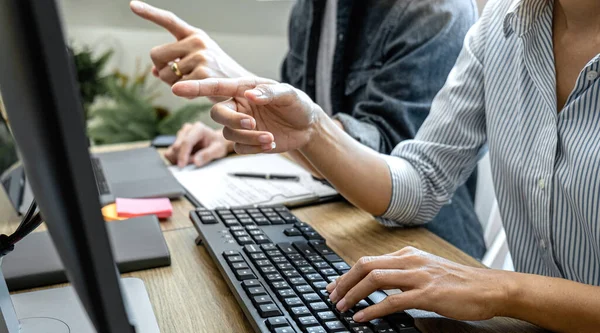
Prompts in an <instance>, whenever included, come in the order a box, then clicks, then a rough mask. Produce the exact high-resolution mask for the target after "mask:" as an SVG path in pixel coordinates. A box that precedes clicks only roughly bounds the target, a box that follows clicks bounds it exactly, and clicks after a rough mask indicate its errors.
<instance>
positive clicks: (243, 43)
mask: <svg viewBox="0 0 600 333" xmlns="http://www.w3.org/2000/svg"><path fill="white" fill-rule="evenodd" d="M147 2H148V3H152V4H154V5H156V6H160V7H163V8H166V9H169V10H172V11H173V12H175V13H176V14H178V15H179V16H180V17H182V18H184V19H185V20H187V21H188V22H189V23H190V24H193V25H196V26H198V27H200V28H202V29H204V30H205V31H207V32H208V33H209V34H210V35H211V37H212V38H213V39H215V40H216V41H217V42H218V43H219V45H221V47H222V48H223V49H224V50H225V51H226V52H228V53H229V54H230V55H231V56H232V57H233V58H234V59H236V60H237V61H238V62H239V63H240V64H242V65H243V66H245V67H246V68H248V69H249V70H250V71H252V72H253V73H256V74H257V75H260V76H264V77H269V78H274V79H278V78H279V66H280V64H281V61H282V59H283V56H284V54H285V51H286V49H287V37H286V36H287V20H288V17H289V11H290V8H291V5H292V2H289V1H281V2H280V1H277V2H257V1H255V0H178V1H160V0H154V1H147ZM128 4H129V1H127V0H104V1H96V0H94V1H92V0H62V1H61V5H62V6H61V7H62V14H63V18H64V21H65V24H66V30H67V34H68V36H69V38H70V39H71V41H72V42H73V44H74V45H88V46H91V47H92V49H93V50H94V51H95V52H97V53H101V52H102V51H104V50H107V49H109V48H112V49H114V50H115V55H114V56H113V58H112V61H111V62H110V63H109V65H108V69H109V70H113V69H116V68H118V69H119V70H121V71H122V72H124V73H126V74H131V73H134V72H135V69H136V65H137V66H138V67H140V68H145V67H146V66H148V65H150V64H151V61H150V56H149V52H150V49H151V48H152V47H154V46H157V45H160V44H164V43H170V42H173V41H174V39H173V37H172V36H171V35H170V34H169V33H167V32H166V31H164V30H163V29H162V28H159V27H156V26H154V25H153V24H151V23H148V22H146V21H144V20H142V19H140V18H138V17H137V16H135V15H134V14H133V13H131V11H130V10H129V5H128ZM153 79H154V78H153ZM156 80H157V81H158V79H156ZM158 87H159V93H160V94H161V97H160V98H159V99H157V104H159V105H163V106H166V107H168V108H174V107H178V106H180V105H182V104H184V103H186V102H187V100H184V99H180V98H178V97H175V96H173V95H172V94H171V91H170V88H169V87H168V86H167V85H165V84H159V85H158Z"/></svg>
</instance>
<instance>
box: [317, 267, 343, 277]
mask: <svg viewBox="0 0 600 333" xmlns="http://www.w3.org/2000/svg"><path fill="white" fill-rule="evenodd" d="M320 272H321V274H323V275H325V276H333V275H338V273H337V271H336V270H335V269H333V268H325V269H322V270H321V271H320ZM338 276H339V275H338Z"/></svg>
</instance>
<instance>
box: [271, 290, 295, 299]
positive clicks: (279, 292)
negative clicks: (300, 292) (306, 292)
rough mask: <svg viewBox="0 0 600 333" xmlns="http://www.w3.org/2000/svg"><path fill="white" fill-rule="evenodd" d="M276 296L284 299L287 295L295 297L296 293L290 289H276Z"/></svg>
mask: <svg viewBox="0 0 600 333" xmlns="http://www.w3.org/2000/svg"><path fill="white" fill-rule="evenodd" d="M276 294H277V297H279V299H284V298H288V297H297V295H296V293H295V292H294V291H293V290H292V289H281V290H277V291H276Z"/></svg>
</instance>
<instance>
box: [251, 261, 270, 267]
mask: <svg viewBox="0 0 600 333" xmlns="http://www.w3.org/2000/svg"><path fill="white" fill-rule="evenodd" d="M255 264H256V266H258V267H261V266H271V262H270V261H268V260H257V261H256V262H255Z"/></svg>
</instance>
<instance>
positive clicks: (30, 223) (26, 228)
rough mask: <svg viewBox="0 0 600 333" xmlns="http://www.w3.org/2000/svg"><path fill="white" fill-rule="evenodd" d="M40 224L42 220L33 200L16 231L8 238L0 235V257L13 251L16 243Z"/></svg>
mask: <svg viewBox="0 0 600 333" xmlns="http://www.w3.org/2000/svg"><path fill="white" fill-rule="evenodd" d="M42 223H44V219H43V218H42V215H41V214H40V212H39V211H37V204H36V202H35V200H34V201H33V202H32V203H31V205H30V206H29V209H28V210H27V213H25V215H24V216H23V219H22V220H21V224H19V227H18V228H17V230H15V232H13V233H12V234H11V235H10V236H8V235H4V234H2V235H0V257H3V256H5V255H7V254H9V253H10V252H11V251H13V250H14V249H15V244H16V243H17V242H19V241H20V240H21V239H23V238H24V237H25V236H27V235H29V234H30V233H31V232H33V231H34V230H35V229H37V228H38V227H39V226H40V225H41V224H42Z"/></svg>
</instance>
